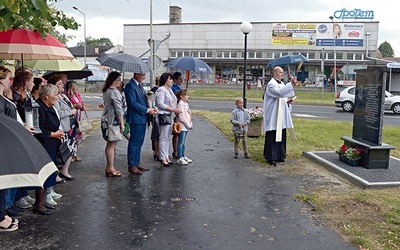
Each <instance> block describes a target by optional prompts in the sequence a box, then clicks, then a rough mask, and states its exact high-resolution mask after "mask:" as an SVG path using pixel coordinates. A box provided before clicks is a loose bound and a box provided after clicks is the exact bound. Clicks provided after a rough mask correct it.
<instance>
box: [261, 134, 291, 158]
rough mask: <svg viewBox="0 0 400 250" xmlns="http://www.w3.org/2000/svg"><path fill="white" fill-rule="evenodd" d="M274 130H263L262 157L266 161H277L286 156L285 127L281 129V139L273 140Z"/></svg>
mask: <svg viewBox="0 0 400 250" xmlns="http://www.w3.org/2000/svg"><path fill="white" fill-rule="evenodd" d="M275 136H276V130H271V131H267V132H265V143H264V157H265V159H266V160H267V161H279V160H284V159H285V158H286V129H283V130H282V141H281V142H276V141H275Z"/></svg>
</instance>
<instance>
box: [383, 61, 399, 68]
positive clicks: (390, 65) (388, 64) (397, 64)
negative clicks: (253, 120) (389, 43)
mask: <svg viewBox="0 0 400 250" xmlns="http://www.w3.org/2000/svg"><path fill="white" fill-rule="evenodd" d="M386 67H388V68H392V69H400V63H396V62H391V63H387V64H386Z"/></svg>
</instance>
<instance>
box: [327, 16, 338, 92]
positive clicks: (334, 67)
mask: <svg viewBox="0 0 400 250" xmlns="http://www.w3.org/2000/svg"><path fill="white" fill-rule="evenodd" d="M329 19H331V21H332V33H333V78H334V80H335V82H334V87H335V97H336V95H337V79H336V34H335V32H334V30H333V25H334V23H333V16H330V17H329Z"/></svg>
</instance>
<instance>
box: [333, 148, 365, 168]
mask: <svg viewBox="0 0 400 250" xmlns="http://www.w3.org/2000/svg"><path fill="white" fill-rule="evenodd" d="M335 152H336V153H337V154H339V159H340V160H341V161H343V162H346V163H347V164H350V165H352V166H358V165H359V164H360V160H361V156H362V152H363V151H362V149H357V148H352V147H349V146H347V145H345V144H343V145H342V146H341V147H340V148H338V149H337V150H336V151H335Z"/></svg>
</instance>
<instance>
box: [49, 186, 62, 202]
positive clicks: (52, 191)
mask: <svg viewBox="0 0 400 250" xmlns="http://www.w3.org/2000/svg"><path fill="white" fill-rule="evenodd" d="M50 194H51V197H52V198H53V199H54V200H58V199H60V198H61V197H62V194H58V193H56V192H55V191H54V189H53V188H51V193H50Z"/></svg>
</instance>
